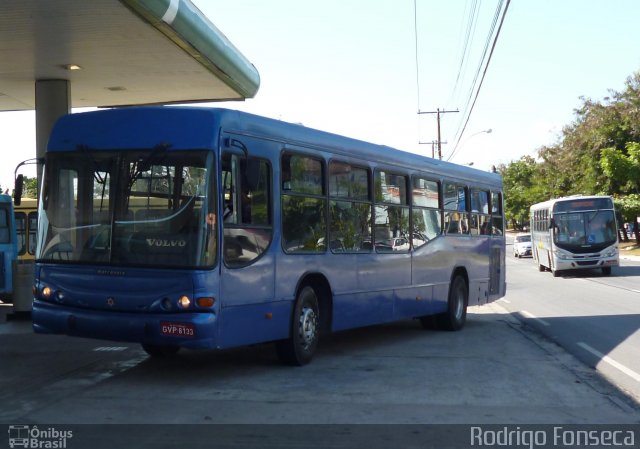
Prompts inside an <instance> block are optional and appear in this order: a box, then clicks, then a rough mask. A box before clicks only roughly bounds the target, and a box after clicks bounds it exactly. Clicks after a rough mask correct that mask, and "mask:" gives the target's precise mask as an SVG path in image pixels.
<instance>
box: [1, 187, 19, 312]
mask: <svg viewBox="0 0 640 449" xmlns="http://www.w3.org/2000/svg"><path fill="white" fill-rule="evenodd" d="M17 254H18V246H17V240H16V222H15V216H14V212H13V203H12V200H11V196H9V195H2V194H0V302H3V303H8V302H11V301H12V295H13V267H14V264H15V260H16V258H17Z"/></svg>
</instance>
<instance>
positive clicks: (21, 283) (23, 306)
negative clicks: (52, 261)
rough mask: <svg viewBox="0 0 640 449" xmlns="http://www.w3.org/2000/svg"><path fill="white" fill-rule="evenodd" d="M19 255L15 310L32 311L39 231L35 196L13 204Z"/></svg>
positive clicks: (15, 281) (14, 272)
mask: <svg viewBox="0 0 640 449" xmlns="http://www.w3.org/2000/svg"><path fill="white" fill-rule="evenodd" d="M13 209H14V214H15V222H16V237H17V246H18V257H17V258H16V259H15V261H14V269H13V276H14V282H13V297H12V304H13V312H31V306H32V303H33V293H32V288H33V276H34V273H33V270H34V262H35V254H36V236H37V231H38V203H37V200H36V199H35V198H22V199H21V201H20V204H19V205H18V204H14V205H13Z"/></svg>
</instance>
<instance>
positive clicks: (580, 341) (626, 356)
mask: <svg viewBox="0 0 640 449" xmlns="http://www.w3.org/2000/svg"><path fill="white" fill-rule="evenodd" d="M507 253H508V254H511V252H510V251H509V250H508V251H507ZM635 259H636V260H631V258H623V259H622V260H621V266H620V267H614V268H613V270H612V275H611V276H604V275H603V274H602V273H601V271H600V270H581V271H576V272H566V273H563V274H562V275H561V276H559V277H557V278H554V277H553V276H552V275H551V273H549V272H542V273H541V272H538V269H537V267H536V266H535V264H534V263H533V261H532V259H531V258H523V259H515V258H513V257H511V258H508V259H507V273H508V281H509V282H508V289H509V295H508V297H505V298H504V299H503V300H500V301H499V304H500V305H501V306H503V307H505V308H506V309H507V310H508V311H509V312H512V313H513V314H514V315H515V316H517V317H518V318H520V319H521V320H523V321H524V322H526V323H527V325H529V326H531V327H533V328H535V329H536V330H537V331H539V332H540V333H542V334H543V335H544V336H546V337H548V338H550V339H551V340H553V341H554V342H557V343H558V344H560V345H561V346H562V347H563V348H564V349H565V350H566V351H567V352H569V353H571V354H572V355H574V356H575V357H576V358H578V359H579V360H580V361H582V362H584V363H585V364H587V365H588V366H590V367H593V368H595V369H597V370H598V372H599V373H602V374H603V375H604V376H606V377H607V378H608V379H609V380H610V381H611V382H612V383H613V384H614V385H616V386H618V387H619V388H621V389H622V390H624V391H625V392H627V393H628V394H630V395H631V396H633V397H634V398H635V399H636V400H637V401H639V402H640V331H639V330H640V260H638V258H635Z"/></svg>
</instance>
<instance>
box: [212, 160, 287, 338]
mask: <svg viewBox="0 0 640 449" xmlns="http://www.w3.org/2000/svg"><path fill="white" fill-rule="evenodd" d="M219 185H221V189H222V190H221V192H220V193H221V194H220V195H219V198H221V204H220V205H219V207H218V210H219V211H221V213H220V215H219V216H220V217H221V222H222V223H221V224H222V245H221V246H222V258H221V260H222V268H221V276H220V284H221V286H220V295H221V300H222V303H221V306H222V312H221V313H222V320H221V323H222V330H221V344H222V346H228V345H237V344H245V343H249V342H251V341H255V338H256V335H262V336H263V337H264V339H265V341H266V340H270V339H275V338H282V336H280V335H277V329H278V324H277V323H278V322H279V321H278V318H280V317H282V319H284V320H286V322H288V320H289V315H288V313H280V314H278V313H274V310H273V297H274V282H275V281H274V272H275V256H274V254H273V252H268V251H267V250H268V248H269V246H270V244H271V241H272V239H273V214H272V199H271V196H272V174H271V165H270V164H269V163H268V161H267V160H265V159H260V158H255V157H251V156H250V157H246V155H245V154H243V153H240V154H236V153H233V152H225V153H223V154H222V159H221V171H220V184H219ZM272 317H273V319H271V318H272ZM283 328H286V325H285V326H284V327H283V326H280V330H281V329H283Z"/></svg>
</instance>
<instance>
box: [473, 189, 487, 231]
mask: <svg viewBox="0 0 640 449" xmlns="http://www.w3.org/2000/svg"><path fill="white" fill-rule="evenodd" d="M471 234H472V235H491V216H490V215H489V192H487V191H484V190H478V189H471Z"/></svg>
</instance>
